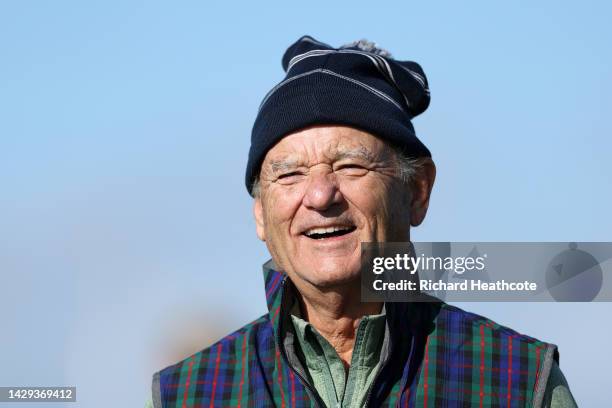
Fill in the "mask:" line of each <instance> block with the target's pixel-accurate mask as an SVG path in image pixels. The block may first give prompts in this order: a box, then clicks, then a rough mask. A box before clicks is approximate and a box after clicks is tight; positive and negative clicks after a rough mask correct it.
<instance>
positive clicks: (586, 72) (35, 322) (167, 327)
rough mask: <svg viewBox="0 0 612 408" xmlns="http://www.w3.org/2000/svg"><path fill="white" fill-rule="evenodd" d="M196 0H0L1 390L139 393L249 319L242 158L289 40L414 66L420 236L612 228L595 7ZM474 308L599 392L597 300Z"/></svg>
mask: <svg viewBox="0 0 612 408" xmlns="http://www.w3.org/2000/svg"><path fill="white" fill-rule="evenodd" d="M211 3H212V2H204V1H184V2H164V3H162V2H153V1H146V2H144V1H142V2H118V1H104V2H101V1H99V2H94V1H88V2H77V1H70V2H69V1H53V2H43V1H4V2H2V3H1V4H0V185H1V186H2V191H1V193H0V276H1V279H2V280H1V282H2V283H1V285H0V307H1V308H2V310H4V311H5V312H4V319H3V323H2V335H1V336H0V346H1V347H0V367H1V369H0V385H53V384H58V385H76V386H77V387H78V395H79V403H77V404H76V405H77V406H83V407H88V408H90V407H107V406H113V407H124V406H125V407H133V406H140V405H141V404H142V402H143V401H144V399H145V398H146V397H147V395H148V389H149V382H150V375H151V374H152V373H153V371H154V370H157V369H159V368H162V366H164V365H167V364H169V363H171V362H173V361H174V360H176V359H178V358H180V357H181V356H186V355H187V354H189V353H191V352H194V351H196V350H197V349H199V348H201V347H202V346H205V345H206V344H207V343H208V342H210V341H212V340H214V339H216V338H217V337H219V336H221V335H222V334H224V333H225V332H227V331H229V330H231V329H235V328H237V327H239V326H241V325H243V324H244V323H246V322H248V321H250V320H252V319H254V318H256V317H257V316H259V315H260V314H262V313H264V311H265V304H264V296H263V286H262V279H261V272H260V265H261V263H263V262H264V261H265V260H266V259H267V253H266V250H265V247H264V245H263V244H261V243H260V242H258V241H257V239H256V236H255V232H254V225H253V222H252V219H251V201H250V198H249V196H248V195H247V193H246V190H245V189H244V186H243V174H244V167H245V164H246V155H247V151H248V147H249V136H250V129H251V125H252V122H253V119H254V117H255V112H256V109H257V106H258V104H259V102H260V100H261V98H262V97H263V95H264V94H265V93H266V92H267V91H268V90H269V88H271V87H272V86H273V85H274V84H275V83H276V82H278V81H279V80H280V79H281V77H282V75H283V72H282V68H281V64H280V59H281V56H282V53H283V52H284V50H285V48H286V47H287V46H288V45H290V44H291V43H292V42H294V41H295V40H296V39H297V38H299V37H300V36H301V35H303V34H310V35H312V36H314V37H315V38H317V39H319V40H322V41H324V42H327V43H329V44H332V45H337V46H339V45H341V44H344V43H347V42H350V41H353V40H356V39H360V38H367V39H369V40H372V41H375V42H377V43H378V44H379V45H380V46H382V47H383V48H386V49H388V50H389V51H391V52H392V53H393V54H394V56H396V57H397V58H399V59H410V60H415V61H418V62H419V63H420V64H421V65H422V66H423V68H424V69H425V72H426V73H427V75H428V77H429V82H430V86H431V92H432V103H431V106H430V108H429V109H428V110H427V111H426V112H425V113H424V114H423V115H422V116H420V117H418V118H417V119H416V120H415V122H414V124H415V127H416V129H417V133H418V134H419V135H420V137H421V139H422V140H423V141H424V142H425V143H426V144H427V145H428V146H429V147H430V149H431V151H432V152H433V155H434V159H435V160H436V163H437V165H438V179H437V184H436V186H435V189H434V194H433V197H432V205H431V209H430V212H429V215H428V219H427V220H426V222H425V224H424V225H423V226H421V227H419V228H418V229H416V230H415V231H414V232H413V236H414V239H415V240H420V241H612V217H611V216H610V208H612V192H611V191H612V189H611V186H612V182H611V181H610V180H611V178H612V164H611V162H610V158H611V154H612V141H611V139H610V138H611V136H612V131H611V130H612V126H611V124H610V113H611V108H612V77H611V73H612V53H611V52H610V39H611V38H612V28H611V25H610V15H611V12H612V8H611V6H610V5H609V3H608V2H604V1H600V2H595V1H582V2H577V1H575V2H562V1H540V2H537V3H535V4H534V2H527V1H516V2H487V1H478V2H476V1H465V2H451V1H447V2H442V1H441V2H410V1H402V2H395V3H392V2H386V3H373V2H369V3H365V2H357V1H351V2H340V1H337V2H332V1H324V2H319V1H310V2H306V3H304V2H302V3H299V4H295V5H291V4H290V3H288V2H274V3H273V2H265V4H264V3H262V2H242V3H237V2H224V3H221V2H218V3H216V4H211ZM466 307H469V308H470V309H471V310H474V311H476V312H479V313H482V314H485V315H487V316H489V317H491V318H493V319H496V320H498V321H499V322H500V323H502V324H506V325H510V326H512V327H513V328H515V329H517V330H519V331H523V332H526V333H528V334H531V335H533V336H536V337H539V338H541V339H543V340H547V341H551V342H554V343H556V344H558V345H559V347H560V351H561V367H562V368H563V370H564V371H565V373H566V376H567V378H568V380H569V382H570V385H571V388H572V390H573V392H574V394H575V396H576V398H577V400H578V402H579V403H580V405H581V406H603V405H605V404H608V403H609V399H608V396H607V393H608V390H609V385H610V384H609V380H608V378H609V375H608V372H607V366H609V365H610V364H611V363H612V358H611V357H610V356H609V355H608V354H604V353H605V352H604V350H607V349H608V348H609V346H608V341H607V339H608V338H609V337H610V335H611V334H612V332H611V331H610V328H609V314H610V312H611V311H612V305H610V304H608V303H601V304H528V305H526V304H523V305H520V304H472V305H467V306H466ZM601 326H603V327H601ZM586 373H588V375H586ZM71 406H74V404H72V405H71ZM24 407H25V405H24Z"/></svg>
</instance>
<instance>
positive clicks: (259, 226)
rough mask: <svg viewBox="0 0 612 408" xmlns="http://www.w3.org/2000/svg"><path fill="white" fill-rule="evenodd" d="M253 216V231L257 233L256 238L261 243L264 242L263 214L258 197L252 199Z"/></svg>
mask: <svg viewBox="0 0 612 408" xmlns="http://www.w3.org/2000/svg"><path fill="white" fill-rule="evenodd" d="M253 216H254V217H255V229H256V232H257V237H259V239H261V240H262V241H265V240H266V228H265V226H264V214H263V207H262V205H261V198H260V197H256V198H254V199H253Z"/></svg>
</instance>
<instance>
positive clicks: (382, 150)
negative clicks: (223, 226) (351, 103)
mask: <svg viewBox="0 0 612 408" xmlns="http://www.w3.org/2000/svg"><path fill="white" fill-rule="evenodd" d="M428 160H429V162H425V165H424V166H423V169H424V170H425V171H420V172H418V176H417V177H416V178H415V180H416V181H417V182H415V183H413V186H414V187H413V188H412V189H411V188H410V186H409V185H408V184H407V183H406V182H405V180H404V179H403V177H402V174H401V171H399V170H401V169H400V168H399V166H398V156H397V153H396V151H395V150H393V148H391V147H390V146H389V145H387V144H386V143H385V142H383V141H382V140H381V139H378V138H376V137H375V136H373V135H371V134H369V133H366V132H364V131H361V130H357V129H354V128H349V127H345V126H335V125H334V126H325V125H319V126H311V127H309V128H305V129H302V130H300V131H297V132H294V133H292V134H290V135H287V136H285V137H284V138H283V139H281V140H280V141H279V142H278V143H277V144H276V145H275V146H274V147H273V148H272V149H270V150H269V151H268V153H267V155H266V157H265V158H264V161H263V163H262V166H261V172H260V188H259V194H258V195H257V196H256V197H255V199H254V205H253V211H254V215H255V220H256V227H257V235H258V236H259V238H260V239H262V240H263V241H265V243H266V245H267V247H268V250H269V251H270V254H271V255H272V258H273V260H274V262H275V264H276V265H277V266H278V267H279V268H280V269H281V270H283V271H285V272H286V273H287V274H288V275H289V277H290V278H291V280H292V282H293V283H294V284H295V285H296V287H297V289H298V292H299V295H298V298H299V300H300V303H301V305H300V306H301V309H302V312H303V314H304V317H305V319H306V320H307V321H309V322H310V323H311V324H312V325H313V326H314V327H315V328H316V329H317V331H319V333H321V335H322V336H323V337H324V338H325V339H326V340H327V341H328V342H329V343H330V344H331V345H332V346H333V347H334V348H335V349H336V351H337V352H338V355H339V356H340V358H341V359H342V360H343V362H344V363H345V365H348V364H350V360H351V356H352V350H353V346H354V341H355V333H356V329H357V327H358V325H359V322H360V319H361V317H362V316H364V315H368V314H377V313H379V312H380V310H381V306H382V304H381V303H361V301H360V279H359V278H360V276H359V270H360V255H361V250H360V249H361V248H360V243H361V242H386V241H406V240H409V239H410V224H412V225H418V224H420V222H421V221H422V220H423V218H424V216H425V213H426V211H427V206H428V202H429V194H430V192H431V187H432V185H433V180H434V178H435V166H434V165H433V162H431V160H430V159H428ZM411 190H414V191H413V192H411ZM324 225H346V226H348V225H353V226H354V227H355V230H354V231H352V232H351V233H349V234H346V235H344V236H343V237H342V238H341V239H336V240H327V239H326V240H315V239H311V238H308V237H306V236H305V235H304V234H303V233H304V231H305V230H307V229H310V228H312V227H317V226H324Z"/></svg>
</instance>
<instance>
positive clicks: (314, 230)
mask: <svg viewBox="0 0 612 408" xmlns="http://www.w3.org/2000/svg"><path fill="white" fill-rule="evenodd" d="M348 229H350V227H340V226H334V227H327V228H311V229H309V230H308V231H306V235H312V234H329V233H331V232H336V231H346V230H348Z"/></svg>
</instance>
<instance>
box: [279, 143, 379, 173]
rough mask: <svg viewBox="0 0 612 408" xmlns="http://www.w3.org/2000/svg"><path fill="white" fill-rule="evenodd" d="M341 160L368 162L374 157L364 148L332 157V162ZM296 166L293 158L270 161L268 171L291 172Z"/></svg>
mask: <svg viewBox="0 0 612 408" xmlns="http://www.w3.org/2000/svg"><path fill="white" fill-rule="evenodd" d="M343 159H362V160H366V161H369V162H374V161H376V157H375V156H374V155H373V154H372V152H370V151H369V150H368V149H366V148H365V147H364V146H361V147H358V148H353V149H347V150H340V151H338V152H337V153H336V155H335V156H334V160H343ZM298 166H299V161H298V160H296V159H294V158H286V159H277V160H270V170H271V171H272V172H273V173H278V172H282V171H288V170H293V169H295V168H296V167H298Z"/></svg>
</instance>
